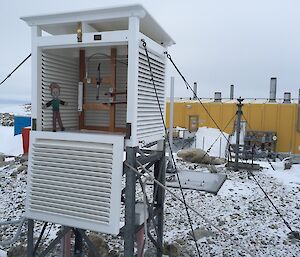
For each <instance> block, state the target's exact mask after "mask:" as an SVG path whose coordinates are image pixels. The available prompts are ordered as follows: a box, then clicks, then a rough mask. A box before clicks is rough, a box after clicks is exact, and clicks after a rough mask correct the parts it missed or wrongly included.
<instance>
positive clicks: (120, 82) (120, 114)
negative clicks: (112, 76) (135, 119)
mask: <svg viewBox="0 0 300 257" xmlns="http://www.w3.org/2000/svg"><path fill="white" fill-rule="evenodd" d="M120 60H122V61H117V80H116V82H117V85H116V88H117V91H119V92H127V57H126V56H120ZM116 102H127V96H126V95H125V94H124V95H116ZM126 115H127V104H117V105H116V118H115V126H116V128H126Z"/></svg>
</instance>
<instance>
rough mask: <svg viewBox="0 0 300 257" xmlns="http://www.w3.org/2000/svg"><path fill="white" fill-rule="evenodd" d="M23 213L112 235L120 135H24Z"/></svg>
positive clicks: (116, 218)
mask: <svg viewBox="0 0 300 257" xmlns="http://www.w3.org/2000/svg"><path fill="white" fill-rule="evenodd" d="M30 139H31V140H30V142H31V145H30V156H29V173H28V190H27V192H28V193H27V199H26V217H27V218H31V219H37V220H43V221H47V222H54V223H58V224H62V225H65V226H70V227H72V226H76V227H78V228H82V229H89V230H93V231H97V232H102V233H110V234H118V232H119V223H120V205H121V178H122V166H123V165H122V164H123V145H124V137H122V136H120V135H113V136H112V135H102V134H84V133H70V132H61V133H60V132H56V133H53V132H37V131H33V132H31V135H30Z"/></svg>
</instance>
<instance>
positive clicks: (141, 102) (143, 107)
mask: <svg viewBox="0 0 300 257" xmlns="http://www.w3.org/2000/svg"><path fill="white" fill-rule="evenodd" d="M148 53H149V59H150V63H151V69H152V73H153V79H154V83H155V86H156V92H155V89H154V86H153V83H152V81H151V74H150V68H149V65H148V60H147V56H146V53H145V50H144V49H143V48H140V51H139V73H138V99H137V139H138V141H139V142H146V143H147V142H149V141H151V140H158V139H162V138H163V135H164V127H163V122H162V119H161V114H160V110H159V105H158V102H157V98H158V100H159V103H160V106H161V111H162V113H163V114H164V110H165V63H164V62H165V61H164V59H162V58H161V57H159V56H157V55H155V54H153V53H152V52H151V50H149V49H148ZM156 94H157V95H156Z"/></svg>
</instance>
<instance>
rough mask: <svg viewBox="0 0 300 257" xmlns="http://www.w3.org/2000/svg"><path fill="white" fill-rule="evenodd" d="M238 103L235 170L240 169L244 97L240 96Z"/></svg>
mask: <svg viewBox="0 0 300 257" xmlns="http://www.w3.org/2000/svg"><path fill="white" fill-rule="evenodd" d="M237 101H238V104H237V108H238V109H237V112H236V115H237V119H236V143H235V160H234V171H238V170H239V156H240V133H241V118H242V115H243V111H242V107H243V104H242V102H243V101H244V99H242V98H238V99H237Z"/></svg>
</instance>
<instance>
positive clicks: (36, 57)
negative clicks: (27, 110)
mask: <svg viewBox="0 0 300 257" xmlns="http://www.w3.org/2000/svg"><path fill="white" fill-rule="evenodd" d="M40 36H41V30H40V28H39V27H37V26H33V27H32V28H31V99H32V102H31V117H32V119H38V115H39V113H38V108H37V106H38V105H39V103H40V100H39V99H38V94H39V92H38V91H39V89H38V87H37V85H38V82H39V81H40V49H38V48H37V40H38V37H40Z"/></svg>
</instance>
